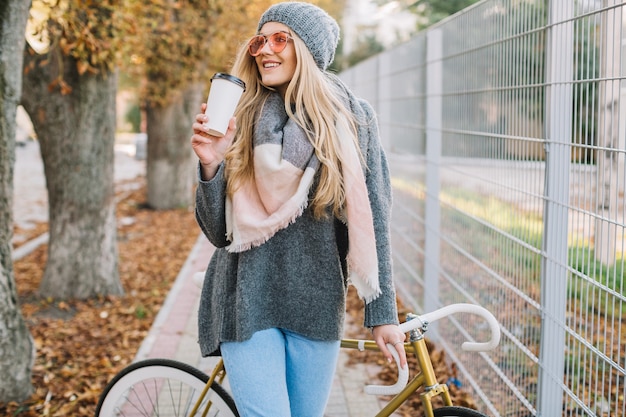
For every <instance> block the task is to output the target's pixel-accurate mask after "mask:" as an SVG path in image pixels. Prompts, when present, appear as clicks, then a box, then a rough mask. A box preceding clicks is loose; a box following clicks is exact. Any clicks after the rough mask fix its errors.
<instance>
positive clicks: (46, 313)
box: [0, 187, 473, 417]
mask: <svg viewBox="0 0 626 417" xmlns="http://www.w3.org/2000/svg"><path fill="white" fill-rule="evenodd" d="M121 197H123V198H121ZM120 198H121V199H120V201H119V203H118V206H117V216H118V220H119V221H118V241H119V253H120V278H121V280H122V283H123V286H124V289H125V291H126V294H125V295H124V296H121V297H101V298H99V299H95V300H87V301H58V300H53V299H48V298H42V297H40V296H39V295H38V294H37V288H38V285H39V282H40V280H41V276H42V274H43V268H44V266H45V262H46V249H47V248H46V246H45V245H44V246H40V247H39V248H38V249H36V250H35V251H34V252H32V253H31V254H30V255H28V256H26V257H25V258H23V259H21V260H19V261H17V262H16V263H15V265H14V269H15V279H16V282H17V287H18V292H19V298H20V303H21V308H22V312H23V315H24V317H25V319H26V321H27V323H28V326H29V329H30V331H31V334H32V335H33V338H34V340H35V345H36V348H37V354H36V361H35V365H34V369H33V386H34V387H35V392H34V394H33V395H32V396H31V397H30V398H29V399H28V400H27V401H24V402H23V403H20V404H17V403H11V404H0V415H2V416H20V417H31V416H91V415H93V412H94V410H95V406H96V403H97V401H98V396H99V394H100V392H101V391H102V389H103V388H104V386H105V385H106V383H107V382H108V381H109V380H110V379H111V378H112V377H113V376H114V375H115V374H116V373H117V372H119V371H120V370H121V369H122V368H123V367H125V366H126V365H128V364H129V363H130V362H131V361H132V359H133V358H134V356H135V353H136V352H137V349H138V348H139V346H140V344H141V342H142V341H143V339H144V338H145V336H146V335H147V333H148V331H149V329H150V326H151V325H152V321H153V319H154V318H155V316H156V314H157V313H158V311H159V308H160V307H161V305H162V303H163V301H164V299H165V297H166V295H167V293H168V291H169V289H170V287H171V285H172V284H173V282H174V280H175V278H176V276H177V274H178V272H179V270H180V268H181V267H182V265H183V263H184V262H185V260H186V258H187V256H188V254H189V252H190V250H191V248H192V247H193V245H194V244H195V242H196V239H197V237H198V234H199V229H198V226H197V224H196V222H195V219H194V216H193V212H192V211H191V210H188V209H180V210H169V211H153V210H149V209H147V208H145V207H144V202H145V188H144V187H142V188H141V189H139V190H137V191H133V192H130V193H128V194H126V195H124V196H120ZM46 229H47V225H46V224H45V223H44V224H40V225H38V226H37V227H36V228H34V229H32V230H30V231H23V230H19V233H20V234H21V235H24V234H28V233H30V236H29V237H30V238H34V237H36V236H37V235H39V234H41V233H42V232H44V231H46ZM348 311H349V313H350V317H351V319H352V321H353V322H355V323H362V318H361V316H360V315H361V314H362V311H363V310H362V305H361V302H360V300H358V298H357V297H356V295H355V293H354V291H350V293H349V302H348ZM351 328H352V329H354V330H352V331H353V332H355V333H353V334H351V335H350V336H351V337H357V336H359V335H361V336H362V337H368V335H367V333H366V331H365V330H363V329H361V328H360V326H352V327H351ZM359 332H363V333H360V334H359ZM432 348H433V349H432V357H433V360H434V362H435V366H436V370H437V372H438V375H439V376H440V378H441V382H446V381H447V380H448V379H449V378H450V377H452V376H454V369H453V368H450V367H449V366H448V365H447V363H446V360H445V357H444V354H443V352H441V351H440V350H437V349H435V348H434V346H433V347H432ZM350 354H351V357H352V359H353V360H359V361H363V360H367V361H372V362H375V363H378V364H380V365H381V369H382V371H381V373H380V375H379V377H380V379H381V380H382V381H385V382H387V381H390V380H391V379H393V378H395V375H396V373H395V370H394V369H393V368H389V367H387V366H386V364H385V363H384V362H383V361H382V359H381V356H380V354H376V353H372V352H362V353H361V352H358V351H352V352H351V353H350ZM452 391H453V397H454V401H455V404H457V405H467V406H472V404H473V403H472V401H471V399H469V398H468V397H467V395H466V394H464V393H463V392H461V391H458V390H456V389H454V387H452ZM420 409H421V405H420V404H419V397H418V396H417V395H414V398H412V399H411V400H410V402H409V403H408V404H407V405H406V406H405V407H403V409H402V411H401V414H402V415H406V416H408V415H419V414H416V410H420Z"/></svg>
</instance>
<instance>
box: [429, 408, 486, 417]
mask: <svg viewBox="0 0 626 417" xmlns="http://www.w3.org/2000/svg"><path fill="white" fill-rule="evenodd" d="M433 411H434V413H433V414H434V416H435V417H487V416H486V415H484V414H483V413H479V412H478V411H476V410H472V409H471V408H465V407H439V408H435V409H434V410H433Z"/></svg>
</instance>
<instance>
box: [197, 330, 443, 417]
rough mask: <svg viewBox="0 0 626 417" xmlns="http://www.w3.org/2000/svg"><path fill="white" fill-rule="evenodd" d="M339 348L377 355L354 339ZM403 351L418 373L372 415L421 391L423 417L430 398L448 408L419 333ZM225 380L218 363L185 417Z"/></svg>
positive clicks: (383, 415) (385, 415) (372, 346)
mask: <svg viewBox="0 0 626 417" xmlns="http://www.w3.org/2000/svg"><path fill="white" fill-rule="evenodd" d="M341 348H343V349H357V350H371V351H380V349H379V348H378V345H377V344H376V342H374V341H373V340H365V341H364V340H357V339H342V340H341ZM404 349H405V351H406V352H407V354H409V353H413V354H415V357H416V358H417V362H418V364H419V367H420V371H419V372H418V373H417V374H416V375H415V376H414V377H413V379H411V380H410V381H409V383H408V384H407V385H406V386H405V387H404V389H403V390H402V391H400V392H399V393H398V394H396V395H395V396H394V397H393V398H392V399H391V400H390V401H389V402H388V403H387V405H385V407H383V409H382V410H380V411H379V412H378V414H376V416H375V417H389V416H390V415H391V414H392V413H393V412H394V411H395V410H397V409H398V408H399V407H400V406H401V405H402V404H403V403H404V402H405V401H406V400H407V398H409V396H410V395H411V394H413V393H414V392H416V391H417V390H418V389H420V388H421V387H424V392H422V393H421V394H420V398H421V400H422V404H424V411H425V413H426V414H425V416H426V417H434V416H433V406H432V399H433V398H434V397H436V396H439V395H441V397H442V399H443V402H444V405H447V406H451V405H452V399H451V398H450V392H449V391H448V386H447V385H446V384H439V383H438V382H437V377H436V375H435V370H434V369H433V364H432V362H431V360H430V356H429V354H428V348H427V347H426V341H425V339H424V336H423V334H422V333H421V332H420V331H418V330H414V331H411V341H410V342H406V343H405V344H404ZM225 376H226V370H225V369H224V362H223V361H222V360H221V359H220V361H219V363H218V364H217V366H216V367H215V368H214V369H213V372H212V373H211V375H210V378H209V381H208V382H207V384H206V386H205V388H204V390H203V391H202V393H201V394H200V398H198V400H197V401H196V405H195V407H194V408H193V410H192V411H191V414H190V415H189V417H194V416H195V415H196V413H197V412H198V410H199V408H200V405H201V404H202V402H203V401H204V398H205V397H206V395H207V393H208V391H209V388H210V387H211V384H212V383H213V381H218V383H221V382H222V381H223V379H224V377H225ZM210 408H211V402H210V401H209V402H208V403H207V404H206V406H205V407H204V411H203V413H202V416H203V417H206V415H207V414H208V412H209V409H210Z"/></svg>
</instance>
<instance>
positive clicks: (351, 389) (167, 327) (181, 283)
mask: <svg viewBox="0 0 626 417" xmlns="http://www.w3.org/2000/svg"><path fill="white" fill-rule="evenodd" d="M114 172H115V181H116V186H117V187H120V186H130V187H132V186H133V182H132V181H130V182H129V180H132V179H135V178H137V177H141V176H144V175H145V161H142V160H137V159H135V158H134V148H133V147H132V146H129V145H128V144H120V145H118V146H117V147H116V153H115V171H114ZM47 196H48V195H47V190H46V185H45V176H44V173H43V164H42V161H41V157H40V154H39V146H38V144H37V142H33V141H29V142H27V143H26V144H25V145H24V146H19V147H18V148H17V149H16V164H15V182H14V204H13V208H14V221H15V223H16V224H17V225H18V226H20V227H22V228H29V227H32V224H34V223H37V222H42V221H47V219H48V199H47ZM19 238H20V237H19V236H16V239H19ZM42 238H43V239H40V241H39V242H33V245H35V244H41V243H45V241H47V236H42ZM24 246H25V247H26V248H27V247H28V245H24ZM26 250H27V249H24V251H26ZM212 253H213V247H212V246H211V244H210V243H209V242H208V241H207V240H206V239H205V238H204V236H202V235H200V236H199V238H198V240H197V242H196V245H195V246H194V248H193V249H192V251H191V252H190V254H189V257H188V258H187V261H186V262H185V264H184V265H183V267H182V269H181V270H180V272H179V274H178V276H177V278H176V281H175V283H174V285H173V286H172V289H171V290H170V292H169V294H168V296H167V298H166V300H165V302H164V304H163V307H162V308H161V310H160V311H159V314H158V315H157V317H156V319H155V321H154V323H153V325H152V328H151V330H150V332H149V334H148V336H147V337H146V339H145V340H144V342H143V343H142V345H141V347H140V348H139V350H138V352H137V355H136V358H135V360H140V359H145V358H154V357H164V358H171V359H177V360H180V361H182V362H186V363H189V364H191V365H194V366H197V367H199V368H200V369H202V370H204V371H205V372H207V371H209V370H210V369H211V367H212V366H213V365H214V364H215V359H212V358H201V357H200V350H199V348H198V343H197V327H196V323H197V308H198V299H199V295H200V288H199V286H198V284H196V282H195V280H194V275H195V274H196V273H198V272H201V271H203V270H204V269H206V266H207V264H208V261H209V258H210V256H211V254H212ZM18 255H19V254H18ZM14 257H15V253H14ZM346 360H347V353H345V352H342V353H341V354H340V357H339V363H338V366H337V373H336V377H335V380H334V383H333V388H332V393H331V398H330V401H329V404H328V407H327V409H326V417H367V416H373V415H374V414H375V413H376V412H377V411H378V410H380V408H381V406H380V404H379V402H378V400H377V398H376V397H372V396H369V395H367V394H365V393H364V392H363V387H364V386H365V385H366V384H367V383H368V381H372V380H373V378H369V377H368V375H367V373H368V368H367V367H366V366H365V365H350V366H346ZM226 388H228V386H226Z"/></svg>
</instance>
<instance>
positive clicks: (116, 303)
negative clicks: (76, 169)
mask: <svg viewBox="0 0 626 417" xmlns="http://www.w3.org/2000/svg"><path fill="white" fill-rule="evenodd" d="M144 202H145V191H144V188H141V189H140V190H138V191H133V192H131V193H130V194H127V195H125V196H124V198H123V199H122V200H121V201H120V202H119V203H118V205H117V216H118V219H119V220H120V221H118V241H119V253H120V265H119V270H120V278H121V280H122V283H123V285H124V289H125V291H126V294H125V295H124V296H122V297H102V298H99V299H95V300H88V301H57V300H52V299H47V298H42V297H40V296H39V295H38V294H37V292H36V291H37V287H38V285H39V282H40V280H41V276H42V274H43V268H44V265H45V261H46V249H47V248H46V246H45V245H44V246H40V247H39V248H38V249H36V250H35V251H34V252H32V253H31V254H30V255H28V256H27V257H25V258H23V259H21V260H19V261H17V262H15V265H14V270H15V280H16V283H17V288H18V294H19V298H20V303H21V307H22V312H23V314H24V317H25V319H26V321H27V323H28V326H29V329H30V331H31V334H32V336H33V338H34V340H35V345H36V348H37V352H36V362H35V365H34V369H33V385H34V387H35V393H34V394H33V395H32V396H31V398H30V399H28V400H27V401H25V402H23V403H22V404H8V405H6V404H5V405H2V404H0V415H2V416H5V415H6V416H14V415H15V416H23V417H27V416H90V415H93V412H94V410H95V405H96V403H97V400H98V395H99V394H100V392H101V391H102V389H103V388H104V386H105V385H106V383H107V382H108V381H109V380H110V379H111V378H112V377H113V375H115V373H117V372H118V371H119V370H120V369H122V368H123V367H124V366H126V365H127V364H129V363H130V362H131V361H132V359H133V358H134V356H135V353H136V352H137V349H138V348H139V346H140V344H141V342H142V341H143V339H144V337H145V336H146V335H147V333H148V330H149V329H150V326H151V325H152V321H153V319H154V317H155V316H156V314H157V313H158V311H159V308H160V307H161V305H162V303H163V301H164V299H165V297H166V295H167V293H168V291H169V289H170V287H171V285H172V283H173V282H174V280H175V278H176V276H177V275H178V272H179V271H180V268H181V267H182V265H183V263H184V262H185V260H186V258H187V256H188V254H189V252H190V250H191V248H192V247H193V245H194V244H195V242H196V239H197V238H198V234H199V228H198V226H197V224H196V222H195V219H194V216H193V212H192V211H190V210H188V209H180V210H168V211H158V212H157V211H153V210H149V209H146V208H145V207H144V206H143V203H144ZM45 230H46V225H45V224H44V225H40V226H39V227H37V228H35V229H33V231H29V233H32V237H35V235H36V234H38V233H41V232H42V231H45ZM20 233H21V234H23V233H24V231H20Z"/></svg>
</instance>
